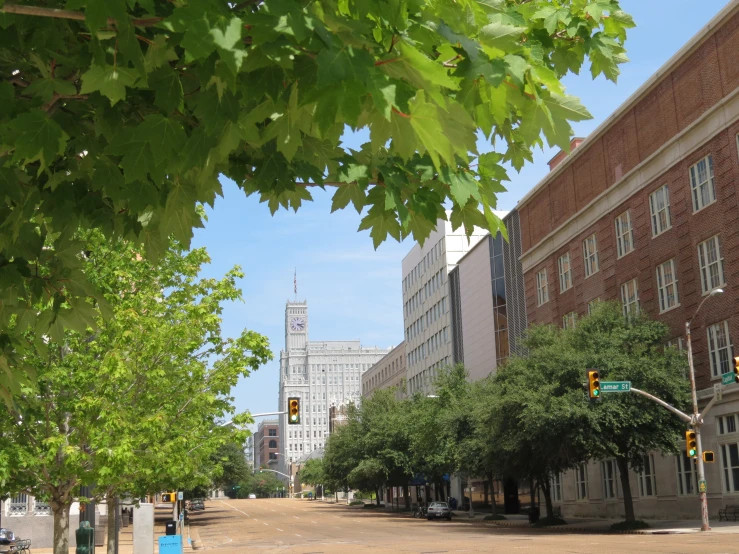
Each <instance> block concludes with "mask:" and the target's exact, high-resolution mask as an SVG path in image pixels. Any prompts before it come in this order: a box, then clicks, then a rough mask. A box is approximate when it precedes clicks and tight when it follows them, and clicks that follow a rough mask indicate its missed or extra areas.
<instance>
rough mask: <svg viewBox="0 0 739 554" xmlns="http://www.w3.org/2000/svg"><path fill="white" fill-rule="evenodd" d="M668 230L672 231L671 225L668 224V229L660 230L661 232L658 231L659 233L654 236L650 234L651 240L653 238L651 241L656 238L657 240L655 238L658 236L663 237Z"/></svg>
mask: <svg viewBox="0 0 739 554" xmlns="http://www.w3.org/2000/svg"><path fill="white" fill-rule="evenodd" d="M670 229H672V224H670V226H669V227H668V228H667V229H662V230H661V231H660V232H659V233H657V234H656V235H655V234H654V232H652V238H653V239H656V238H657V237H659V236H660V235H664V234H665V233H666V232H667V231H669V230H670Z"/></svg>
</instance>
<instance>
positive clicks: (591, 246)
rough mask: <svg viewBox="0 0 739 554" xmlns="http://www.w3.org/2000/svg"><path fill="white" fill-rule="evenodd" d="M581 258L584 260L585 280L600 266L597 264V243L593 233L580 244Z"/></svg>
mask: <svg viewBox="0 0 739 554" xmlns="http://www.w3.org/2000/svg"><path fill="white" fill-rule="evenodd" d="M582 256H583V259H584V260H585V278H586V279H587V278H588V277H590V276H591V275H592V274H593V273H597V272H598V270H599V269H600V265H599V264H598V243H597V241H596V240H595V233H593V234H592V235H590V236H589V237H588V238H586V239H585V240H584V241H583V242H582Z"/></svg>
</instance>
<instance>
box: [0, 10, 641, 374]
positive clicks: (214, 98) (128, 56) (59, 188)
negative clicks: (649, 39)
mask: <svg viewBox="0 0 739 554" xmlns="http://www.w3.org/2000/svg"><path fill="white" fill-rule="evenodd" d="M632 26H633V22H632V20H631V18H630V17H629V16H628V15H627V14H625V13H624V12H623V11H622V10H621V8H620V5H619V2H618V1H617V0H525V1H523V0H434V1H431V0H410V1H404V2H400V1H397V0H246V1H243V2H241V1H238V0H234V1H233V2H228V1H226V0H177V1H174V2H172V1H169V0H64V1H62V0H51V1H44V2H41V1H38V0H35V1H34V0H19V1H18V2H12V1H7V0H0V30H1V32H0V75H2V81H0V137H1V138H0V221H2V222H3V223H2V225H0V295H2V296H1V297H0V349H2V350H0V369H2V370H4V371H5V372H6V373H8V374H11V373H17V372H18V370H19V368H24V369H27V370H30V369H31V368H30V367H29V366H27V365H26V366H24V365H23V359H24V358H23V353H22V352H19V351H18V349H19V348H20V342H21V341H20V340H19V335H20V334H22V333H23V332H25V331H26V330H28V329H29V328H35V329H37V330H38V331H40V332H41V334H43V333H52V334H53V338H59V335H58V329H59V328H60V327H62V328H66V327H71V328H75V327H76V326H78V325H80V321H85V319H86V316H87V311H86V309H85V308H84V304H83V303H82V302H81V301H80V299H81V298H84V297H90V296H94V295H95V294H96V290H95V289H94V287H91V286H90V283H89V281H88V280H87V279H86V278H85V273H84V268H80V266H79V260H78V259H77V254H78V252H79V246H78V245H77V244H76V243H75V239H74V235H75V233H76V231H77V230H78V228H82V229H89V228H95V229H99V230H100V231H102V232H103V233H104V234H105V235H106V236H107V237H109V238H110V237H114V236H119V237H125V238H126V239H128V240H131V241H134V242H136V243H139V244H142V245H143V246H144V249H145V252H146V255H147V256H149V257H151V258H152V259H155V258H156V257H157V256H159V255H161V253H162V252H163V251H164V250H166V248H167V246H168V244H169V239H170V237H175V238H176V239H177V240H179V241H180V242H181V243H182V244H183V245H185V246H186V245H188V244H189V241H190V239H191V237H192V233H193V229H194V228H196V227H200V226H202V225H203V212H202V210H201V206H202V205H203V204H209V205H211V206H212V205H213V203H214V200H215V198H216V196H217V195H219V194H221V185H220V183H219V176H221V175H223V176H226V177H228V178H231V179H233V180H234V181H235V182H236V183H237V184H238V185H239V186H240V187H241V188H242V189H243V191H244V192H245V193H246V194H248V195H250V194H256V195H258V196H259V198H260V199H261V201H263V202H265V203H266V204H267V205H268V207H269V209H270V210H271V211H272V212H274V211H275V210H277V209H279V208H280V207H283V208H291V209H295V210H297V209H298V208H299V207H300V206H301V205H302V203H303V202H305V201H308V200H310V199H311V192H310V189H311V187H336V192H335V194H334V196H333V207H332V209H333V210H338V209H342V208H345V207H347V206H348V205H349V204H350V203H351V204H352V205H353V207H354V208H355V209H356V210H357V211H358V212H360V213H362V214H363V218H362V221H361V224H360V226H359V229H360V230H369V231H370V234H371V236H372V240H373V242H374V244H375V246H377V245H379V244H380V243H381V242H382V241H383V240H385V239H386V238H387V237H388V236H391V237H393V238H395V239H396V240H401V239H403V238H404V237H407V236H412V237H413V238H414V239H416V240H419V241H423V239H425V238H426V237H427V236H428V235H429V233H430V232H431V230H432V229H433V228H434V227H435V226H436V222H437V220H438V218H442V219H445V218H446V217H447V216H446V214H445V210H444V209H445V207H447V206H448V207H451V216H450V219H451V222H452V226H453V227H454V228H458V227H459V226H461V225H463V226H464V227H465V229H466V231H467V232H468V233H471V232H472V229H473V227H474V226H475V225H477V226H480V227H484V228H487V229H489V230H490V231H491V232H493V233H494V232H496V230H497V229H498V228H499V227H500V221H499V220H498V218H497V217H496V216H495V215H494V214H493V211H492V208H494V207H495V206H496V195H497V194H498V193H500V192H501V191H503V190H504V187H503V184H502V183H503V182H504V181H505V180H506V178H507V176H506V171H505V164H510V165H512V166H513V167H515V168H516V169H519V168H520V167H521V166H522V165H523V164H524V163H525V161H527V160H531V159H532V158H531V156H532V154H531V152H532V148H534V147H536V146H537V145H541V144H542V143H543V140H546V141H547V143H548V144H550V145H557V146H560V147H562V148H564V149H567V148H568V147H569V139H570V136H571V133H572V129H571V126H570V123H571V122H573V121H580V120H583V119H586V118H589V117H590V115H589V113H588V112H587V110H586V109H585V108H584V107H583V106H582V105H581V104H580V103H579V101H578V100H577V99H576V98H574V97H572V96H568V95H566V94H565V91H564V88H563V86H562V84H561V79H562V78H563V77H564V76H565V75H566V74H568V73H579V72H580V70H581V68H582V67H583V65H584V64H586V63H588V61H589V69H590V73H591V75H592V76H593V77H596V76H599V75H603V76H605V77H606V78H607V79H611V80H615V79H616V78H617V76H618V73H619V64H621V63H623V62H624V61H626V57H625V54H624V47H623V43H624V40H625V38H626V30H627V29H628V28H630V27H632ZM350 130H354V131H359V130H362V131H365V133H364V134H362V135H361V136H367V135H368V137H367V139H366V141H365V142H364V144H362V145H361V146H360V147H359V148H357V149H356V150H351V149H344V148H342V138H343V137H345V135H346V133H347V132H349V131H350ZM542 137H543V138H542ZM478 141H482V142H484V143H487V144H488V145H489V146H486V147H485V150H488V149H492V151H490V152H487V153H484V154H480V151H479V150H478ZM11 366H12V368H13V370H12V371H11ZM13 380H14V381H18V379H17V376H16V377H15V378H14V379H13Z"/></svg>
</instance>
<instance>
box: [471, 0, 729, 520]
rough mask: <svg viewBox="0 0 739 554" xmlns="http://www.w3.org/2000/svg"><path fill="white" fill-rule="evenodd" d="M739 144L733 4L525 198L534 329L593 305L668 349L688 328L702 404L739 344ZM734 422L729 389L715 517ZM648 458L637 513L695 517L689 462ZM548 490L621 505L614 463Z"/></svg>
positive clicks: (579, 506)
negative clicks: (616, 313) (639, 318)
mask: <svg viewBox="0 0 739 554" xmlns="http://www.w3.org/2000/svg"><path fill="white" fill-rule="evenodd" d="M738 148H739V2H737V1H736V0H734V1H731V2H729V3H728V4H727V5H726V7H725V8H723V9H722V10H721V12H720V13H719V14H718V15H717V16H716V17H715V18H714V19H713V20H712V21H711V22H710V23H709V24H708V25H707V26H706V27H704V28H703V29H702V30H701V31H700V32H699V33H698V34H697V35H696V36H695V37H693V38H692V39H691V40H690V41H689V42H688V43H687V44H686V45H685V46H684V47H683V48H682V49H680V51H678V52H677V53H676V54H675V55H674V56H673V57H672V58H671V59H670V60H669V61H668V62H667V63H666V64H665V65H664V66H663V67H662V68H661V69H659V70H658V71H657V73H655V74H654V75H653V76H652V77H651V78H650V79H649V80H648V81H647V82H646V83H644V85H643V86H642V87H640V88H639V89H638V90H637V91H636V92H635V93H634V94H633V95H632V96H631V97H630V98H629V99H628V100H627V101H626V102H625V103H624V104H623V105H622V106H620V107H619V108H618V109H617V110H616V111H615V112H614V113H613V114H612V115H611V116H610V117H609V118H608V119H606V120H605V121H604V122H603V123H602V124H601V125H600V126H599V127H598V128H597V129H596V130H595V131H594V132H593V133H592V134H591V135H590V136H589V137H588V138H587V139H586V140H585V141H583V142H582V144H580V145H579V146H578V147H577V148H576V149H574V150H573V151H572V153H571V154H570V155H569V156H566V157H564V156H561V157H560V158H561V159H559V160H553V161H555V162H559V163H558V165H556V166H554V165H555V164H554V163H553V164H552V165H553V166H554V167H553V169H552V170H551V172H550V173H549V174H548V175H547V176H546V177H545V178H544V179H543V180H542V181H541V182H540V183H538V184H537V185H536V187H534V189H533V190H532V191H531V192H530V193H529V194H527V195H526V196H525V197H524V198H523V199H522V200H521V201H520V202H519V205H518V212H519V215H520V224H521V232H522V239H523V240H522V253H521V263H522V268H523V272H524V276H525V277H524V278H525V285H526V293H527V295H526V306H527V316H528V321H529V322H530V323H532V324H534V323H554V324H557V325H561V326H569V325H573V324H576V321H577V318H578V317H579V316H582V315H583V314H586V313H588V311H589V309H590V307H591V306H592V303H593V302H596V301H598V300H617V301H620V302H621V303H622V305H623V310H624V313H625V314H628V313H630V312H632V311H634V310H642V311H645V312H647V313H648V314H649V315H650V316H653V317H655V318H657V319H659V320H660V321H663V322H664V323H665V324H667V325H668V326H669V329H670V336H669V337H668V339H669V342H668V344H670V345H672V346H675V347H677V348H683V347H684V344H685V342H684V335H685V322H686V321H688V320H692V347H693V353H694V360H695V368H696V373H697V384H698V389H699V399H700V402H701V403H702V404H705V403H706V402H707V401H708V398H709V397H711V396H712V395H713V393H714V385H716V384H717V383H720V382H721V375H722V373H725V372H728V371H730V368H731V359H732V356H733V355H734V347H733V341H734V340H737V339H738V338H739V318H737V316H736V314H737V313H739V217H738V214H739V150H738ZM719 287H720V288H721V289H723V291H724V292H723V294H721V295H719V296H715V297H711V298H709V299H708V300H706V299H707V298H708V295H709V293H710V292H711V291H712V290H713V289H716V288H719ZM704 300H706V302H705V304H704V306H703V308H702V309H701V311H700V312H699V313H698V314H697V316H695V317H693V316H694V314H695V313H696V310H697V309H698V307H699V306H700V304H701V302H703V301H704ZM465 356H466V353H465ZM738 422H739V385H735V384H732V385H729V386H725V387H724V389H723V399H722V400H721V401H720V402H719V403H717V404H716V405H715V407H714V408H713V411H712V412H711V413H710V415H708V416H707V417H706V419H705V424H704V426H703V447H704V448H705V449H707V450H713V451H715V452H716V458H717V461H716V463H713V464H706V479H707V483H708V497H709V506H710V510H711V513H712V514H716V513H717V511H718V509H719V508H720V507H721V506H722V505H725V504H734V503H736V501H735V499H736V495H737V494H738V493H739V461H738V460H739V432H737V430H738V429H739V427H737V423H738ZM645 456H646V458H645V462H646V469H645V471H644V472H642V473H641V474H639V475H634V476H632V479H631V483H632V491H631V494H632V495H633V496H634V498H635V499H636V501H635V509H636V515H637V517H644V518H649V517H671V518H674V519H679V518H687V517H697V516H698V515H699V511H698V502H697V500H696V486H697V484H696V475H695V470H694V467H693V464H692V462H691V460H689V459H688V458H687V457H685V456H684V455H679V456H672V455H665V456H663V455H662V454H661V453H658V452H654V453H646V452H645ZM554 496H555V499H556V500H557V502H558V503H561V504H563V506H564V509H563V511H564V513H565V514H568V515H594V514H597V515H600V516H606V517H618V515H619V514H620V513H621V512H622V510H623V508H622V502H621V498H622V496H623V491H621V490H620V482H619V479H618V476H617V472H616V470H615V463H614V460H597V461H593V462H591V463H590V464H586V465H583V466H582V467H580V468H578V469H577V471H572V472H569V473H568V474H565V475H563V476H557V478H556V480H555V487H554Z"/></svg>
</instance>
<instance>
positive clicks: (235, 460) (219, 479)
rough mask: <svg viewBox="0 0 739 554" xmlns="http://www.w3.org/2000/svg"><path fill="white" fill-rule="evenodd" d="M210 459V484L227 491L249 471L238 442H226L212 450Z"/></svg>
mask: <svg viewBox="0 0 739 554" xmlns="http://www.w3.org/2000/svg"><path fill="white" fill-rule="evenodd" d="M210 461H211V463H212V464H213V469H212V470H211V471H212V474H213V478H212V482H211V486H212V487H213V488H215V489H222V490H224V491H226V493H228V492H229V491H231V490H233V487H234V486H235V485H238V484H239V483H240V482H241V481H243V480H244V479H245V478H246V477H247V476H248V475H249V473H251V471H250V469H249V466H248V465H247V464H246V456H245V455H244V450H243V447H242V446H241V444H240V443H238V442H227V443H225V444H223V445H221V446H220V447H219V448H218V450H216V452H214V453H213V454H212V455H211V457H210Z"/></svg>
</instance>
